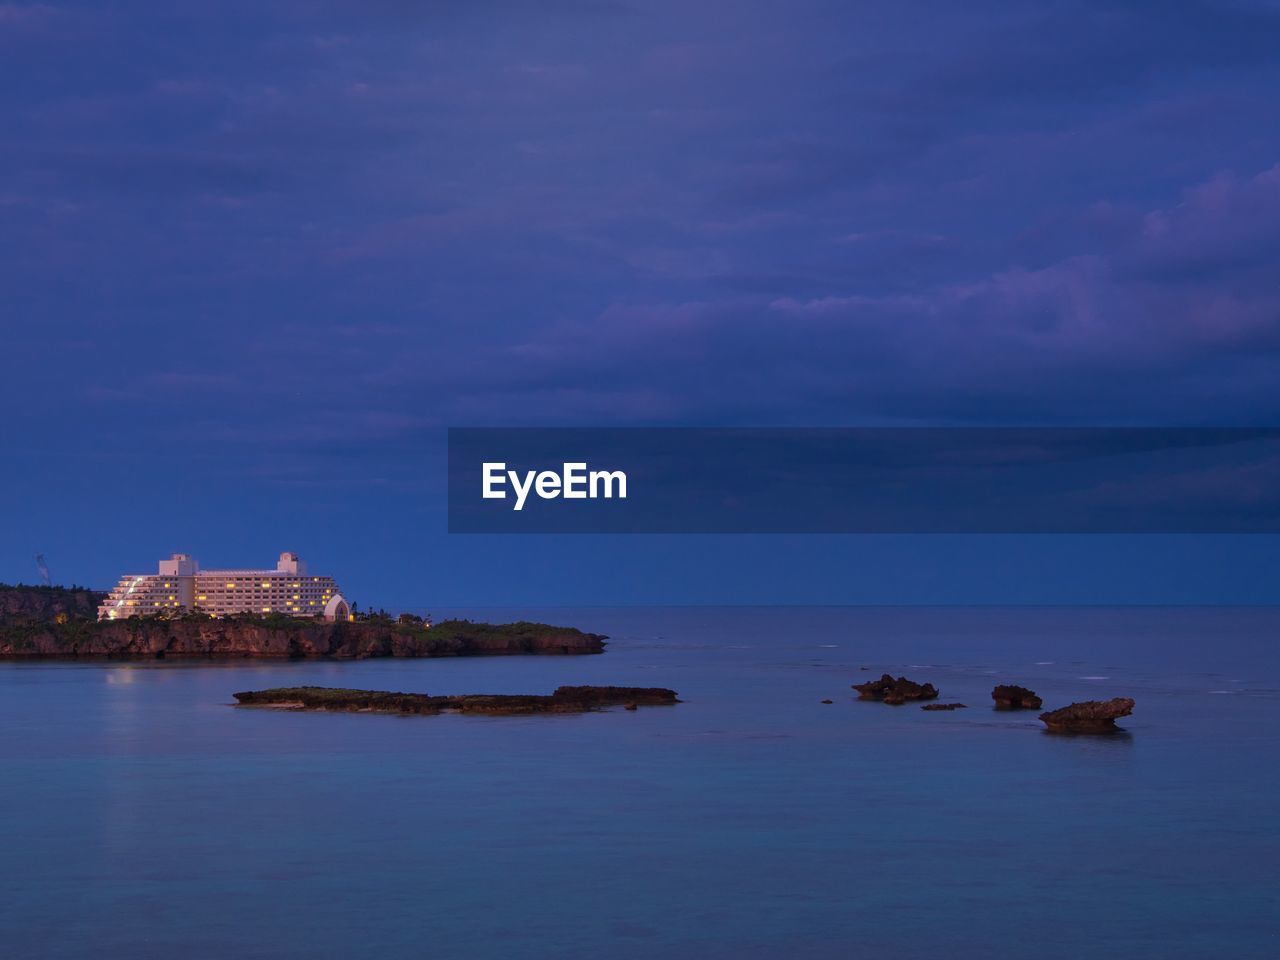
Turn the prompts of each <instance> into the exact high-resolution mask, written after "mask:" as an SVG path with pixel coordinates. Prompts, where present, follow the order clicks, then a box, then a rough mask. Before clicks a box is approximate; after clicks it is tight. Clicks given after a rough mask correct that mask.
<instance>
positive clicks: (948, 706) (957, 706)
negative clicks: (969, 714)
mask: <svg viewBox="0 0 1280 960" xmlns="http://www.w3.org/2000/svg"><path fill="white" fill-rule="evenodd" d="M965 708H966V704H963V703H926V704H924V705H923V706H922V707H921V708H920V709H921V710H964V709H965Z"/></svg>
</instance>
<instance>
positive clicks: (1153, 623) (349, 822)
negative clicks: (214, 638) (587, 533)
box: [0, 608, 1280, 958]
mask: <svg viewBox="0 0 1280 960" xmlns="http://www.w3.org/2000/svg"><path fill="white" fill-rule="evenodd" d="M463 613H464V614H465V615H471V616H475V617H477V618H480V617H490V618H493V617H497V618H501V619H516V618H520V617H528V618H530V619H551V620H556V621H560V622H568V623H573V624H577V625H581V626H582V627H584V628H585V629H593V630H598V631H600V632H605V633H609V634H611V635H613V637H614V640H613V642H612V643H611V645H610V648H609V651H608V653H606V654H605V655H604V656H600V657H566V658H560V657H532V658H526V657H520V658H476V659H455V660H434V661H388V660H378V661H365V662H360V663H328V662H316V663H313V662H308V663H263V662H226V663H217V664H200V665H196V664H182V663H169V662H165V663H131V664H74V663H56V664H3V665H0V718H2V719H3V724H2V725H0V730H3V735H2V736H0V765H2V768H3V770H4V790H3V792H2V793H0V849H2V850H3V852H4V858H5V864H4V867H5V869H4V870H3V871H0V930H3V939H4V941H5V951H4V952H5V953H6V954H8V953H12V954H13V955H29V956H41V957H106V958H114V957H130V958H134V957H141V958H149V957H156V958H159V957H166V958H167V957H172V956H183V957H215V956H216V957H225V956H236V957H238V958H244V957H280V956H294V955H299V956H302V955H305V956H308V957H352V956H365V955H379V956H383V957H420V956H424V955H428V954H437V953H448V954H450V955H452V956H454V957H477V958H481V957H499V956H501V957H510V956H520V957H542V956H547V957H550V956H555V957H587V956H592V957H598V956H602V955H608V956H611V957H624V958H626V957H642V956H643V957H646V958H648V957H651V956H653V955H654V954H661V955H664V956H668V957H686V956H690V957H691V956H697V957H726V958H728V957H779V956H796V955H806V956H815V957H842V958H843V957H847V956H850V955H854V953H855V952H856V951H857V950H859V949H861V948H862V947H864V946H865V945H867V944H871V943H877V942H880V938H881V937H882V936H883V931H884V930H885V929H892V928H893V927H894V926H895V925H900V926H901V927H902V928H903V929H906V930H909V931H910V934H909V937H908V938H907V943H906V945H904V943H903V941H902V940H901V939H899V938H897V937H891V939H893V940H894V942H895V946H894V948H893V950H894V952H895V955H898V956H924V955H926V954H930V955H939V954H943V953H945V954H946V955H949V956H959V957H978V956H986V955H988V954H989V953H990V952H991V949H992V947H993V945H996V944H999V943H1010V942H1012V943H1020V944H1028V945H1033V947H1034V952H1035V953H1036V954H1037V955H1038V956H1041V957H1077V956H1079V955H1080V954H1081V953H1083V952H1084V951H1086V950H1089V949H1092V948H1095V947H1097V946H1099V945H1109V946H1112V947H1115V946H1122V947H1123V948H1125V949H1126V950H1127V952H1128V953H1130V954H1131V955H1134V956H1155V955H1159V956H1163V957H1175V958H1176V957H1199V956H1205V955H1208V954H1209V953H1213V954H1214V955H1218V954H1221V953H1222V952H1224V951H1227V952H1229V953H1230V954H1231V955H1233V956H1236V957H1255V956H1256V957H1262V956H1270V955H1271V954H1272V950H1271V947H1272V946H1273V945H1274V942H1275V941H1274V937H1275V929H1274V920H1273V917H1272V912H1271V909H1272V908H1273V906H1274V901H1273V899H1270V898H1271V897H1272V894H1271V893H1269V891H1273V890H1274V889H1275V885H1276V882H1277V880H1280V874H1278V869H1280V868H1278V867H1277V864H1280V857H1277V856H1276V854H1277V853H1280V835H1278V827H1277V818H1276V817H1275V816H1274V796H1275V795H1276V792H1277V788H1280V778H1278V776H1277V772H1276V770H1277V766H1278V765H1277V764H1276V763H1275V760H1276V757H1277V756H1278V755H1280V750H1277V747H1280V724H1278V723H1277V720H1278V719H1280V717H1277V711H1278V710H1280V682H1278V679H1280V670H1278V669H1277V665H1278V663H1280V657H1278V656H1277V654H1276V652H1275V649H1274V641H1273V638H1274V637H1275V636H1276V635H1277V630H1276V627H1277V626H1280V613H1277V612H1276V611H1258V610H1252V611H1228V610H1137V611H1134V610H1083V611H1061V610H1059V611H1055V610H980V609H966V610H908V609H893V608H885V609H804V608H790V609H769V608H758V609H719V610H717V609H700V608H685V609H666V610H645V609H626V610H608V609H588V610H578V611H514V610H508V611H496V612H495V611H464V612H463ZM907 664H916V665H918V666H914V667H908V666H906V665H907ZM925 665H931V666H925ZM863 668H866V669H865V670H864V669H863ZM904 670H905V671H909V673H910V674H911V675H912V676H915V677H916V678H917V679H927V680H931V681H932V682H934V683H935V684H936V685H937V686H939V688H940V689H941V690H942V694H943V697H944V699H947V700H953V699H954V700H959V701H961V702H964V703H967V704H968V705H969V706H968V709H965V710H957V711H954V712H949V713H928V712H924V711H921V710H919V709H918V707H917V706H915V705H906V706H903V707H886V706H884V705H881V704H872V703H862V702H858V701H857V700H856V696H855V694H854V692H853V691H852V690H851V689H850V684H852V683H856V682H861V680H863V679H865V677H866V676H868V675H878V673H879V672H882V671H890V672H894V673H898V672H902V671H904ZM1103 677H1109V678H1110V679H1102V678H1103ZM1223 678H1230V679H1223ZM1003 681H1008V682H1019V683H1024V684H1026V685H1028V686H1031V687H1033V688H1035V689H1036V690H1037V691H1038V692H1039V693H1040V695H1041V696H1042V697H1044V699H1045V706H1046V708H1050V707H1054V706H1059V705H1061V704H1064V703H1067V702H1070V701H1071V700H1079V699H1086V698H1092V697H1109V696H1115V695H1131V696H1134V697H1135V698H1136V699H1137V701H1138V706H1137V709H1136V710H1135V712H1134V715H1133V717H1131V718H1128V719H1127V720H1126V721H1124V724H1125V727H1126V732H1125V733H1124V734H1122V735H1118V736H1112V737H1101V738H1099V737H1069V736H1055V735H1050V734H1047V733H1045V732H1044V731H1043V728H1042V726H1041V724H1040V723H1039V722H1038V721H1037V720H1036V719H1035V716H1034V714H1033V713H1003V712H1002V713H997V712H995V711H993V710H991V709H990V708H989V704H990V699H989V696H988V694H989V691H990V688H991V686H992V685H993V683H995V682H1003ZM303 683H316V684H323V685H330V686H338V685H342V686H361V687H368V688H377V689H398V690H412V691H425V692H431V693H479V692H494V693H503V692H549V691H550V690H552V689H554V688H555V687H556V686H559V685H560V684H563V683H619V684H637V685H663V686H671V687H674V688H676V689H677V690H679V692H680V694H681V696H682V698H683V699H684V700H685V702H684V703H682V704H680V705H678V706H676V707H671V708H652V709H641V710H639V711H636V712H634V713H632V712H626V711H621V710H618V711H612V712H608V713H602V714H593V715H587V716H544V717H512V718H496V717H457V716H440V717H414V718H394V717H382V716H370V715H358V716H351V715H336V714H293V713H281V712H278V711H266V710H247V709H236V708H234V707H232V706H230V704H231V702H232V698H231V694H232V693H234V692H235V691H237V690H243V689H253V688H260V687H265V686H278V685H285V684H288V685H295V684H303ZM1227 683H1230V684H1231V685H1232V687H1233V689H1232V694H1233V695H1232V696H1221V695H1219V694H1217V691H1221V690H1222V689H1223V688H1224V685H1225V684H1227ZM823 699H831V700H834V701H835V702H834V703H833V704H831V705H823V704H821V703H820V701H821V700H823Z"/></svg>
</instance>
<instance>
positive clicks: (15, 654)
mask: <svg viewBox="0 0 1280 960" xmlns="http://www.w3.org/2000/svg"><path fill="white" fill-rule="evenodd" d="M604 639H605V638H604V637H602V636H600V635H598V634H594V633H583V632H581V631H579V630H574V629H572V628H568V627H552V626H547V625H535V624H530V625H528V628H527V629H525V630H522V631H509V630H507V629H505V628H503V627H492V626H490V625H488V624H471V625H470V629H469V630H465V629H464V630H453V631H447V632H440V633H437V632H436V631H435V630H434V629H424V628H417V629H404V628H400V627H393V626H384V625H380V624H370V623H362V622H356V623H290V624H288V625H271V624H266V623H253V622H245V621H235V620H170V621H165V620H120V621H115V622H112V623H90V622H85V621H81V622H74V621H73V622H72V623H69V624H65V625H59V624H51V623H43V624H32V623H28V624H24V625H9V626H7V627H0V657H8V658H47V657H65V658H75V657H103V658H118V659H130V658H148V659H165V658H170V657H173V658H178V657H219V658H226V657H244V658H250V657H261V658H279V659H288V658H294V659H303V658H319V657H332V658H335V659H341V660H358V659H365V658H368V657H465V656H486V655H488V656H493V655H502V654H521V653H539V654H581V653H602V652H604Z"/></svg>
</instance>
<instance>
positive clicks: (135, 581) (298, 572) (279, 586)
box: [98, 553, 352, 620]
mask: <svg viewBox="0 0 1280 960" xmlns="http://www.w3.org/2000/svg"><path fill="white" fill-rule="evenodd" d="M178 609H182V610H194V611H199V612H201V613H207V614H209V615H210V616H214V617H225V616H228V615H230V614H236V613H255V614H259V615H261V614H269V613H282V614H285V615H286V616H291V617H323V618H324V619H325V620H350V619H351V618H352V615H351V606H350V604H348V603H347V601H346V600H345V599H343V597H342V594H340V593H338V585H337V583H335V582H334V579H333V577H317V576H312V575H310V574H308V573H307V565H306V564H305V563H303V562H302V561H301V560H299V559H298V555H297V554H296V553H282V554H280V562H279V563H277V564H276V568H275V569H274V570H201V569H200V565H199V564H198V563H196V561H195V560H193V559H192V558H191V557H189V556H188V555H187V554H185V553H175V554H174V555H173V556H172V557H171V558H169V559H168V560H161V561H160V568H159V572H158V573H150V574H138V575H129V576H124V577H121V578H120V582H119V583H117V584H116V585H115V587H114V588H112V590H111V593H109V594H108V595H107V599H106V600H105V601H104V602H103V603H102V606H100V607H98V619H99V620H123V619H126V618H128V617H131V616H140V617H142V616H146V615H147V614H155V613H165V612H171V611H175V610H178Z"/></svg>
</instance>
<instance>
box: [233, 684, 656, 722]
mask: <svg viewBox="0 0 1280 960" xmlns="http://www.w3.org/2000/svg"><path fill="white" fill-rule="evenodd" d="M234 696H235V698H236V701H237V703H239V704H240V705H241V706H256V707H280V708H284V709H289V710H340V711H347V712H354V713H409V714H425V715H433V714H437V713H443V712H445V711H452V712H457V713H483V714H522V713H585V712H587V711H588V710H598V709H601V708H602V707H611V706H617V705H619V704H623V705H625V706H626V709H628V710H636V709H638V708H639V707H640V705H641V704H644V705H645V706H655V705H665V704H671V703H679V702H680V701H679V700H678V699H676V692H675V691H674V690H668V689H666V688H665V687H560V688H558V689H557V690H556V691H555V693H553V694H551V695H550V696H542V695H535V694H529V695H525V694H499V695H490V694H464V695H461V696H448V697H432V696H429V695H427V694H425V693H391V692H389V691H385V690H348V689H344V688H341V687H276V688H273V689H270V690H245V691H243V692H241V693H237V694H234Z"/></svg>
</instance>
